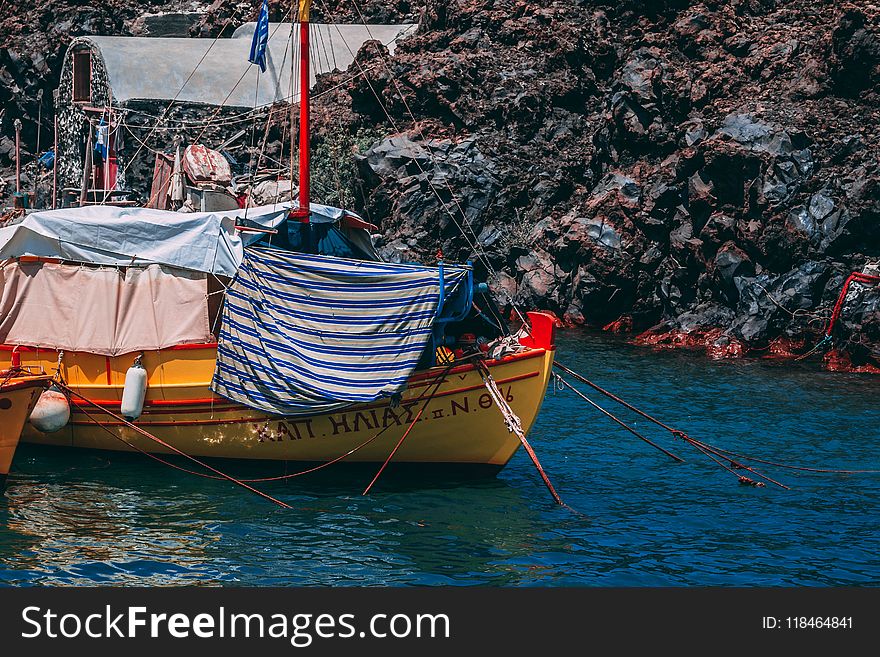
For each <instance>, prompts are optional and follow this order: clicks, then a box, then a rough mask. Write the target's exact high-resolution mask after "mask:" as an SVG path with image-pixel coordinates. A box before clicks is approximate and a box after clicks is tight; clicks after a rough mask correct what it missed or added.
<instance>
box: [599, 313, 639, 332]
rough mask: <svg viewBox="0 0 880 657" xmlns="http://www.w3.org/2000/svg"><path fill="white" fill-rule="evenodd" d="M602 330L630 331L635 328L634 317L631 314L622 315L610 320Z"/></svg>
mask: <svg viewBox="0 0 880 657" xmlns="http://www.w3.org/2000/svg"><path fill="white" fill-rule="evenodd" d="M602 330H603V331H606V332H608V333H629V332H631V331H632V330H633V318H632V316H630V315H621V316H620V317H618V318H617V319H615V320H614V321H613V322H608V323H607V324H606V325H605V326H603V327H602Z"/></svg>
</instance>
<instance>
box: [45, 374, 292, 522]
mask: <svg viewBox="0 0 880 657" xmlns="http://www.w3.org/2000/svg"><path fill="white" fill-rule="evenodd" d="M56 385H58V386H59V387H60V388H61V389H62V390H64V391H65V392H67V393H68V394H70V395H73V396H74V397H77V398H79V399H82V400H83V401H84V402H86V403H87V404H89V405H91V406H94V407H95V408H96V409H98V410H99V411H101V412H102V413H106V414H107V415H109V416H110V417H112V418H113V419H115V420H116V421H118V422H122V423H123V424H124V425H125V426H127V427H128V428H129V429H132V430H133V431H135V432H137V433H139V434H141V435H142V436H144V437H146V438H148V439H150V440H152V441H153V442H155V443H157V444H159V445H161V446H162V447H164V448H165V449H168V450H170V451H172V452H174V453H175V454H178V455H179V456H183V457H185V458H187V459H189V460H190V461H193V462H194V463H196V464H198V465H199V466H201V467H203V468H205V469H206V470H209V471H211V472H213V473H214V474H216V475H219V476H220V477H222V478H223V479H226V480H227V481H231V482H232V483H233V484H235V485H236V486H240V487H242V488H244V489H245V490H248V491H250V492H252V493H254V494H256V495H259V496H260V497H262V498H264V499H266V500H269V501H270V502H273V503H275V504H277V505H278V506H280V507H282V508H284V509H291V508H293V507H291V506H290V505H288V504H286V503H284V502H282V501H281V500H277V499H275V498H274V497H272V496H271V495H267V494H266V493H264V492H262V491H259V490H257V489H256V488H254V487H253V486H249V485H248V484H246V483H244V482H243V481H241V480H240V479H236V478H235V477H233V476H231V475H228V474H226V473H225V472H222V471H221V470H218V469H217V468H214V467H211V466H210V465H208V464H207V463H205V462H203V461H200V460H199V459H197V458H196V457H194V456H190V455H189V454H187V453H186V452H184V451H182V450H180V449H178V448H177V447H174V446H173V445H169V444H168V443H166V442H165V441H164V440H162V439H161V438H159V437H157V436H154V435H153V434H151V433H150V432H149V431H145V430H144V429H141V428H140V427H139V426H137V425H135V424H133V423H131V422H129V421H128V420H126V419H125V418H124V417H122V416H121V415H117V414H116V413H114V412H113V411H111V410H109V409H107V408H104V407H103V406H101V405H100V404H97V403H95V402H93V401H92V400H91V399H89V398H87V397H84V396H83V395H81V394H79V393H78V392H77V391H76V390H74V389H73V388H71V387H70V386H68V385H67V384H65V383H62V382H60V381H56ZM113 435H114V436H117V437H118V438H119V440H120V442H123V443H125V444H126V445H128V446H129V447H132V448H133V449H136V450H137V448H135V447H134V445H132V444H131V443H130V442H129V441H127V440H125V438H123V437H122V436H119V435H118V434H113ZM138 451H139V450H138Z"/></svg>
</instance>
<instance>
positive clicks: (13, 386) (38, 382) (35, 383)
mask: <svg viewBox="0 0 880 657" xmlns="http://www.w3.org/2000/svg"><path fill="white" fill-rule="evenodd" d="M51 384H52V378H51V377H45V378H43V377H40V378H36V379H28V380H25V381H16V380H15V379H11V380H10V381H9V382H8V383H4V384H3V385H2V386H0V394H5V393H7V392H12V391H13V390H22V389H26V388H37V387H40V388H48V387H49V386H50V385H51Z"/></svg>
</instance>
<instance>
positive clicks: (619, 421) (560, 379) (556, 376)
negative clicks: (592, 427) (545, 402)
mask: <svg viewBox="0 0 880 657" xmlns="http://www.w3.org/2000/svg"><path fill="white" fill-rule="evenodd" d="M553 378H554V379H555V380H556V382H557V383H559V384H561V385H563V386H565V387H566V388H568V389H569V390H571V391H572V392H573V393H574V394H576V395H577V396H578V397H580V398H581V399H583V400H584V401H585V402H587V403H588V404H589V405H590V406H592V407H593V408H595V409H596V410H597V411H599V412H600V413H602V414H603V415H605V416H606V417H608V418H610V419H611V420H614V421H615V422H617V424H619V425H620V426H622V427H623V428H624V429H626V430H627V431H629V432H630V433H631V434H632V435H634V436H635V437H636V438H638V439H639V440H641V441H643V442H646V443H647V444H649V445H650V446H651V447H653V448H654V449H658V450H660V451H661V452H663V453H664V454H666V456H668V457H669V458H671V459H674V460H676V461H678V462H679V463H684V459H683V458H681V457H680V456H676V455H675V454H673V453H672V452H670V451H668V450H667V449H664V448H663V447H661V446H660V445H658V444H657V443H655V442H654V441H652V440H650V439H648V438H646V437H645V436H643V435H642V434H640V433H639V432H638V431H636V430H635V429H633V428H632V427H631V426H629V425H628V424H627V423H626V422H624V421H623V420H621V419H620V418H618V417H617V416H615V415H613V414H612V413H610V412H609V411H607V410H605V409H604V408H602V407H601V406H599V404H597V403H596V402H594V401H593V400H592V399H590V398H589V397H587V396H586V395H585V394H584V393H582V392H581V391H580V390H578V389H577V388H575V387H574V386H573V385H571V384H570V383H569V382H568V381H566V380H565V379H563V378H562V377H561V376H559V375H558V374H556V372H554V373H553Z"/></svg>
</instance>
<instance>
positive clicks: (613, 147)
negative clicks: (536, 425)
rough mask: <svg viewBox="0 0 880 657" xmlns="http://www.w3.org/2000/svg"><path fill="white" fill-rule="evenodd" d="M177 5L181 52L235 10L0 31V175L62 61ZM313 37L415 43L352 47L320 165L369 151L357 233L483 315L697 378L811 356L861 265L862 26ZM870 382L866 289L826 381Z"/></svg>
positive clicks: (875, 17) (748, 24)
mask: <svg viewBox="0 0 880 657" xmlns="http://www.w3.org/2000/svg"><path fill="white" fill-rule="evenodd" d="M184 4H186V6H190V7H191V8H192V7H196V8H197V9H198V10H199V15H198V16H197V17H195V18H194V20H193V21H192V24H191V26H190V33H191V34H193V35H199V36H216V35H218V34H221V33H223V32H225V31H227V29H226V27H225V26H228V25H231V26H232V27H234V26H235V25H236V24H238V23H240V22H242V21H244V20H248V19H252V18H253V12H254V7H255V6H256V3H255V2H254V3H235V2H222V1H219V0H218V2H214V3H213V4H209V3H179V2H178V3H162V2H155V1H154V2H152V3H143V2H131V1H127V0H118V1H116V2H107V3H101V4H98V5H96V6H88V7H83V6H81V5H80V4H79V3H76V2H73V1H69V0H49V1H46V2H36V1H31V2H22V3H18V4H17V5H15V6H14V7H13V6H11V5H9V4H5V5H3V8H2V10H0V11H2V13H0V30H2V32H3V35H4V40H3V43H4V44H6V45H5V47H4V48H2V49H0V77H2V78H3V81H4V88H2V89H0V94H2V95H3V97H2V101H3V107H4V112H5V114H4V116H3V120H2V126H0V129H2V134H3V137H2V138H0V166H3V165H8V164H9V152H10V149H9V146H10V141H9V137H10V135H11V122H12V119H13V118H15V117H16V116H24V117H25V118H26V119H30V122H28V121H27V120H26V121H25V123H26V128H25V142H26V146H30V147H31V148H32V147H33V143H34V139H35V134H34V131H33V128H32V126H33V117H34V116H35V114H36V108H37V94H38V92H39V90H40V89H43V90H45V93H44V95H43V112H42V113H43V117H44V120H45V117H47V116H51V112H52V109H51V94H50V93H48V92H49V91H51V89H52V88H53V86H54V84H56V83H57V67H58V65H59V64H60V55H61V53H63V47H64V46H65V45H66V43H67V42H68V41H69V39H70V37H71V36H74V35H77V34H82V33H86V32H101V33H113V34H124V33H127V32H129V33H130V32H131V31H132V30H133V29H143V28H142V27H141V28H138V27H137V26H138V25H139V23H138V20H137V19H138V18H139V16H140V15H141V14H143V13H145V12H147V11H151V12H156V11H160V10H162V9H163V8H174V9H175V10H181V7H182V6H183V5H184ZM287 4H288V3H279V2H274V3H272V5H273V9H272V11H273V18H276V19H277V18H280V16H281V14H282V13H283V11H284V9H285V7H286V6H287ZM172 5H173V7H172ZM313 13H314V19H315V20H324V21H327V20H335V21H339V22H350V21H358V20H360V18H361V17H363V18H365V19H366V20H367V21H368V22H388V21H402V20H418V21H420V23H421V27H420V30H419V32H418V34H417V35H416V36H414V37H412V38H411V39H409V40H408V41H407V42H405V43H403V44H401V45H400V46H399V48H398V49H397V51H396V52H395V54H394V56H393V57H387V53H384V52H382V51H381V48H379V47H378V46H376V45H375V44H372V45H371V44H368V45H367V46H365V48H364V49H363V50H362V51H361V53H360V54H359V57H358V60H357V62H356V63H355V64H354V65H353V66H352V67H351V69H350V70H349V71H347V72H340V73H338V74H334V75H330V76H325V77H324V78H323V79H322V80H321V81H320V82H319V87H318V89H317V90H316V92H317V98H316V108H315V111H314V115H315V122H316V127H317V131H316V137H315V139H316V144H319V143H320V142H321V140H322V139H326V138H328V136H329V135H331V134H335V133H338V132H339V131H340V130H342V131H344V132H348V133H351V134H355V133H358V132H363V131H364V130H368V131H370V132H371V133H372V134H374V135H375V134H378V135H383V136H384V138H382V139H379V140H378V141H376V142H375V143H373V144H372V146H371V147H370V148H368V149H365V150H364V151H363V152H362V153H360V154H359V155H358V161H359V162H358V181H357V186H358V189H359V191H360V193H359V194H358V195H357V199H358V200H357V205H358V208H357V209H359V210H361V211H362V212H365V213H367V214H368V215H369V217H370V219H371V220H372V221H373V222H375V223H379V224H380V225H381V227H382V230H383V235H382V238H381V248H382V250H383V252H384V253H385V255H386V256H388V257H389V258H392V259H400V260H412V259H416V260H426V261H429V260H432V259H434V258H436V255H437V253H438V251H441V252H442V253H443V254H444V257H446V258H456V259H464V258H468V257H471V258H473V257H474V256H475V255H483V256H485V259H486V261H487V262H488V263H489V265H488V271H487V272H486V273H487V274H488V275H489V276H490V277H491V279H492V281H493V283H494V287H495V289H496V290H498V291H499V296H501V297H502V301H503V302H505V303H508V304H509V303H510V300H513V301H514V302H516V303H517V304H519V305H522V306H525V307H535V308H544V309H549V310H552V311H554V312H556V313H557V314H558V315H559V316H560V318H562V320H563V321H565V322H568V323H571V324H587V325H591V326H596V327H600V328H604V329H606V330H613V331H626V332H631V333H632V335H633V339H634V340H636V341H637V342H639V343H642V344H646V345H653V346H658V347H663V346H669V347H689V348H698V349H704V350H706V351H707V353H709V354H710V355H712V356H713V357H739V356H743V355H746V354H752V355H777V356H792V355H796V354H799V353H804V352H806V351H808V350H809V349H810V348H811V347H812V346H813V345H815V344H816V343H817V342H818V341H819V339H820V338H821V335H822V331H823V329H824V327H825V325H826V322H827V318H828V317H829V316H830V314H831V308H832V307H833V305H834V302H835V300H836V298H837V296H838V294H839V292H840V290H841V287H842V285H843V282H844V280H845V278H846V277H847V275H848V274H849V273H850V272H851V271H854V270H858V271H861V270H862V269H863V268H864V267H865V266H867V265H870V264H871V263H876V262H878V261H880V182H878V178H880V167H878V160H880V150H878V145H880V144H878V142H880V127H878V126H880V109H878V108H880V5H878V4H876V3H871V2H832V1H825V0H728V1H726V2H721V1H716V2H712V1H706V2H686V1H684V0H678V1H676V0H668V1H666V2H664V1H662V0H656V1H651V2H647V1H645V2H637V1H635V0H629V1H626V0H622V1H620V2H616V3H607V2H598V1H594V0H565V1H557V2H545V3H535V2H526V1H525V0H423V1H421V2H411V1H404V0H364V1H363V2H361V3H360V5H355V4H354V3H353V2H350V1H346V0H332V1H329V0H315V9H314V12H313ZM140 25H143V21H141V23H140ZM355 74H357V75H355ZM28 124H29V125H30V126H31V128H28V127H27V126H28ZM29 130H30V132H29ZM44 131H45V128H44ZM45 134H46V133H45V132H44V135H45ZM44 139H45V137H44ZM44 143H46V142H45V141H44ZM463 234H464V236H463ZM878 360H880V286H873V287H872V286H870V285H861V284H856V285H854V286H853V291H852V293H851V294H850V297H849V298H848V299H847V303H846V305H845V306H844V309H843V313H842V315H841V320H840V322H839V323H838V325H837V327H836V329H835V348H834V349H833V350H831V351H830V352H828V353H827V354H826V356H825V363H826V366H828V367H832V368H838V369H852V368H855V369H862V370H866V371H867V370H871V369H872V368H876V367H877V365H878Z"/></svg>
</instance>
